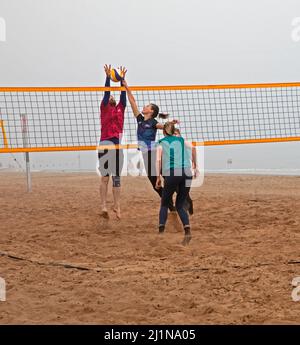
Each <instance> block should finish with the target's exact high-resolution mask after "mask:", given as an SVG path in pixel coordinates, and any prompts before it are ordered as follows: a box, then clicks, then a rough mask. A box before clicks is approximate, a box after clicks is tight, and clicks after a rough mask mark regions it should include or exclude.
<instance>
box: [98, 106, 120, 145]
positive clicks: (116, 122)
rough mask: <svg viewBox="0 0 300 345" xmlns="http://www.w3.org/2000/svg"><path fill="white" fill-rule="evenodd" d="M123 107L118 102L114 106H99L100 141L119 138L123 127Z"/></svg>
mask: <svg viewBox="0 0 300 345" xmlns="http://www.w3.org/2000/svg"><path fill="white" fill-rule="evenodd" d="M124 114H125V107H124V105H123V104H122V103H121V102H119V103H118V104H117V105H116V106H113V105H111V104H109V103H107V105H104V103H103V101H102V102H101V106H100V122H101V139H100V140H107V139H110V138H121V136H122V133H123V127H124Z"/></svg>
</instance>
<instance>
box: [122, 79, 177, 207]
mask: <svg viewBox="0 0 300 345" xmlns="http://www.w3.org/2000/svg"><path fill="white" fill-rule="evenodd" d="M123 86H124V87H125V88H126V91H127V96H128V100H129V103H130V105H131V108H132V111H133V114H134V116H135V117H136V120H137V124H138V127H137V137H138V145H139V150H141V152H142V155H143V160H144V164H145V168H146V172H147V176H148V179H149V181H150V182H151V185H152V187H153V189H154V190H155V191H156V192H157V193H158V194H159V196H160V197H161V196H162V188H159V189H156V188H155V184H156V169H155V164H156V145H155V139H156V133H157V130H158V129H161V130H162V129H163V128H164V125H163V124H161V123H159V122H158V121H157V120H156V117H157V116H159V115H160V117H164V116H165V115H166V114H163V113H159V107H158V106H157V105H156V104H154V103H150V104H148V105H146V106H144V107H143V110H142V111H139V109H138V107H137V104H136V100H135V98H134V96H133V94H132V92H131V90H130V89H129V87H128V84H127V82H126V81H125V80H123ZM171 122H172V123H173V124H176V123H178V121H177V120H173V121H171ZM168 207H169V210H170V211H176V208H175V206H174V204H173V201H172V200H171V201H170V203H169V206H168Z"/></svg>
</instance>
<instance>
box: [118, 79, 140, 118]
mask: <svg viewBox="0 0 300 345" xmlns="http://www.w3.org/2000/svg"><path fill="white" fill-rule="evenodd" d="M122 84H123V86H124V87H125V89H126V91H127V96H128V100H129V103H130V105H131V108H132V111H133V114H134V116H135V117H138V115H139V114H140V111H139V109H138V107H137V104H136V100H135V98H134V96H133V94H132V92H131V90H130V89H129V86H128V84H127V82H126V80H125V79H123V82H122Z"/></svg>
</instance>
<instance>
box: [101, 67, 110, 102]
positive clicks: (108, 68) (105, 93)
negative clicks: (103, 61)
mask: <svg viewBox="0 0 300 345" xmlns="http://www.w3.org/2000/svg"><path fill="white" fill-rule="evenodd" d="M104 71H105V73H106V80H105V87H110V71H111V65H109V66H108V65H104ZM109 97H110V91H105V92H104V97H103V100H102V102H103V104H104V105H107V104H108V101H109Z"/></svg>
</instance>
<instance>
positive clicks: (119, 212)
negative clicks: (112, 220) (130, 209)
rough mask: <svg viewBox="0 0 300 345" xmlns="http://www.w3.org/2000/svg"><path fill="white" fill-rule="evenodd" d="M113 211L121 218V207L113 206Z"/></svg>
mask: <svg viewBox="0 0 300 345" xmlns="http://www.w3.org/2000/svg"><path fill="white" fill-rule="evenodd" d="M113 211H114V212H115V214H116V216H117V219H118V220H120V219H121V209H120V207H113Z"/></svg>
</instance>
